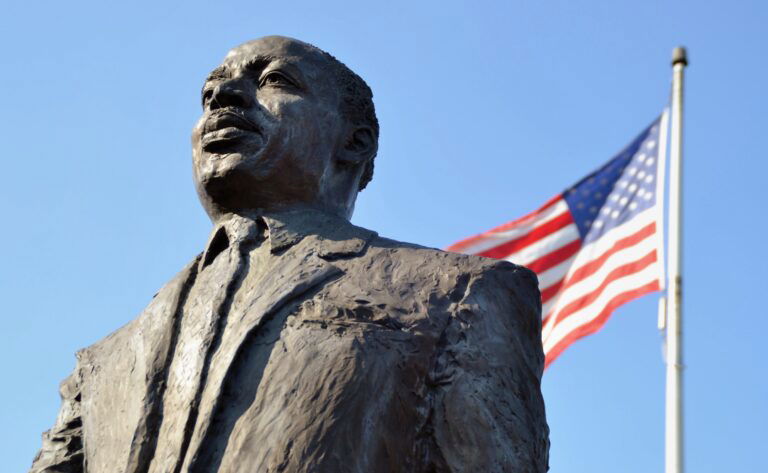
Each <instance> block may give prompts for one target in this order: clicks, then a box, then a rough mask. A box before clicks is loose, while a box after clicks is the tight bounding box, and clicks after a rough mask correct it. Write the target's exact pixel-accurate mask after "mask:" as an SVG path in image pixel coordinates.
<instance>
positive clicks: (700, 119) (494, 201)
mask: <svg viewBox="0 0 768 473" xmlns="http://www.w3.org/2000/svg"><path fill="white" fill-rule="evenodd" d="M3 10H4V11H3V15H2V16H0V57H2V62H0V64H1V65H0V70H2V74H0V90H2V92H3V94H2V96H3V103H2V108H3V111H4V113H2V114H0V130H2V131H0V138H1V139H2V143H3V147H4V152H3V153H2V161H0V162H1V163H2V169H3V171H4V175H5V176H6V179H5V181H4V182H3V185H2V186H0V214H2V215H3V217H4V224H3V226H2V228H3V231H2V232H0V247H2V248H3V249H4V251H3V263H2V264H1V265H0V300H2V301H3V304H2V311H1V312H0V317H2V322H3V327H4V331H3V334H4V337H3V338H4V343H2V344H0V355H2V356H0V359H2V360H3V378H4V382H3V385H4V389H2V390H0V406H2V408H0V422H2V425H3V426H4V427H5V428H4V429H2V432H0V444H1V445H3V457H4V463H5V465H6V466H5V467H3V469H4V470H5V471H25V470H26V468H28V467H29V465H30V463H31V460H32V457H33V456H34V454H35V452H36V450H37V449H38V448H39V447H40V433H41V432H42V431H43V430H46V429H47V428H48V427H50V425H51V424H52V423H53V420H54V418H55V415H56V412H57V409H58V406H59V400H58V394H57V386H58V383H59V381H60V380H61V379H63V378H64V377H65V376H67V374H68V373H69V372H70V371H71V369H72V368H73V366H74V352H75V351H76V350H77V349H79V348H82V347H84V346H87V345H90V344H91V343H93V342H95V341H96V340H98V339H99V338H101V337H103V336H104V335H106V334H108V333H109V332H111V331H113V330H115V329H116V328H118V327H119V326H121V325H122V324H124V323H126V322H127V321H129V320H130V319H132V318H133V317H135V316H136V315H137V314H138V313H139V312H140V311H141V309H142V308H143V307H144V306H145V305H146V304H147V302H148V301H149V300H150V298H151V297H152V295H153V294H154V293H155V292H156V291H157V289H158V288H159V287H160V286H162V285H163V284H164V283H165V282H166V281H167V280H168V279H170V278H171V277H172V276H173V275H174V274H175V273H176V272H177V271H178V270H179V269H180V268H181V267H182V266H183V265H184V264H185V263H186V262H187V261H188V260H190V259H191V258H192V257H193V256H194V255H195V254H197V252H199V251H200V250H201V249H202V248H203V245H204V242H205V240H206V237H207V235H208V232H209V228H210V223H209V221H208V219H207V217H206V216H205V214H204V213H203V211H202V209H201V207H200V206H199V204H198V202H197V199H196V196H195V194H194V190H193V187H192V178H191V169H190V149H189V132H190V130H191V127H192V124H193V123H194V121H195V120H196V118H197V116H198V114H199V97H198V95H199V89H200V86H201V84H202V80H203V78H204V77H205V75H206V73H207V72H208V71H209V70H210V69H211V68H213V67H214V66H215V65H217V64H218V62H219V61H220V60H221V58H222V57H223V56H224V54H225V53H226V51H227V50H228V49H229V48H230V47H232V46H234V45H236V44H238V43H240V42H243V41H246V40H248V39H252V38H255V37H259V36H263V35H267V34H283V35H288V36H294V37H297V38H300V39H303V40H305V41H309V42H312V43H314V44H316V45H318V46H320V47H322V48H324V49H326V50H328V51H330V52H332V53H333V54H334V55H336V56H337V57H339V58H340V59H341V60H342V61H344V62H346V63H347V64H348V65H349V66H350V67H352V68H353V69H354V70H355V71H357V72H358V73H360V75H362V76H363V77H364V78H365V79H366V80H367V81H368V83H369V84H370V85H371V87H372V88H373V90H374V94H375V103H376V107H377V112H378V116H379V120H380V122H381V128H382V132H381V141H380V151H379V157H378V158H377V164H376V176H375V178H374V180H373V182H372V184H371V185H369V187H368V189H366V190H365V191H364V192H363V193H362V194H361V195H360V198H359V199H358V205H357V211H356V214H355V216H354V218H353V222H355V223H356V224H358V225H362V226H365V227H368V228H372V229H375V230H377V231H378V232H379V233H380V234H382V235H384V236H388V237H391V238H396V239H400V240H406V241H412V242H417V243H421V244H424V245H429V246H435V247H445V246H447V245H448V244H450V243H453V242H454V241H456V240H458V239H461V238H463V237H466V236H468V235H471V234H474V233H477V232H479V231H482V230H486V229H488V228H491V227H493V226H496V225H498V224H501V223H504V222H506V221H508V220H511V219H513V218H516V217H518V216H520V215H522V214H524V213H527V212H529V211H531V210H533V209H534V208H536V207H538V206H539V205H541V204H542V203H543V202H544V201H545V200H546V199H548V198H550V197H551V196H553V195H554V194H555V193H557V192H559V191H561V190H562V189H564V188H565V187H567V186H569V185H570V184H572V183H574V182H575V181H576V180H577V179H579V178H580V177H582V176H583V175H585V174H587V173H588V172H590V171H591V170H593V169H594V168H596V167H597V166H599V165H600V164H601V163H603V162H604V161H606V160H607V159H609V158H610V157H611V156H613V154H614V153H615V152H616V151H618V150H619V149H621V148H622V147H623V146H624V145H625V144H626V143H628V142H629V141H630V140H631V139H632V138H633V137H634V136H635V135H636V134H637V133H638V132H639V131H640V130H641V129H642V128H643V127H644V126H645V125H646V124H647V123H649V122H650V121H651V120H652V119H653V118H654V117H655V116H657V115H658V114H659V113H660V112H661V110H662V108H663V107H664V106H665V104H666V100H667V97H668V94H669V82H670V77H671V68H670V66H669V58H670V54H671V50H672V48H673V47H674V46H677V45H678V44H683V45H685V46H687V47H688V49H689V55H690V62H691V65H690V67H689V68H688V80H687V97H686V98H687V104H686V107H687V108H686V114H687V115H686V136H685V158H686V163H685V179H686V187H685V199H686V200H685V234H684V249H685V263H684V271H685V278H686V279H685V303H684V310H685V328H684V330H685V357H686V365H687V369H686V378H685V379H686V386H685V402H686V423H685V426H686V447H687V452H686V453H687V465H688V470H689V471H695V472H722V471H745V472H746V471H766V470H768V463H767V462H766V459H765V456H764V455H761V454H760V452H761V451H762V449H763V444H764V440H765V438H766V436H765V432H764V429H765V425H767V424H768V407H767V406H766V404H768V403H766V399H768V380H766V376H765V372H766V371H765V368H764V367H763V363H764V362H765V361H766V360H768V348H766V347H767V346H768V345H767V344H766V343H765V342H764V334H765V333H766V331H768V320H767V319H768V317H766V315H768V311H766V309H765V308H764V306H763V305H762V303H760V302H759V301H758V300H757V299H755V298H754V297H755V296H756V295H759V294H761V293H762V291H763V290H764V286H765V283H766V276H765V272H764V271H763V267H762V265H763V264H765V262H767V261H768V254H767V253H768V251H767V250H766V245H765V244H764V242H763V240H764V235H765V234H766V231H768V228H767V227H766V223H765V218H763V217H760V216H761V215H765V210H764V203H765V200H764V197H763V194H762V192H761V191H760V189H761V188H763V186H764V182H765V178H766V174H767V173H768V164H766V161H767V160H766V157H768V156H766V155H767V153H766V151H765V147H764V146H765V129H766V127H767V126H768V120H767V119H766V117H765V111H766V110H768V98H767V97H768V96H767V95H766V93H765V91H764V87H765V84H768V66H766V64H765V61H764V54H765V45H766V44H768V34H767V33H766V30H765V25H766V23H767V22H768V12H767V10H768V6H766V4H765V3H764V2H758V1H731V2H727V3H726V2H711V1H697V2H693V1H678V2H662V1H657V0H650V1H645V2H615V1H586V2H573V1H567V0H551V1H548V2H523V1H506V2H484V1H474V2H466V3H463V2H448V1H441V2H412V1H411V2H397V1H389V2H376V3H363V2H339V1H325V2H304V1H296V2H258V3H257V2H233V1H220V2H210V3H207V2H198V1H186V2H175V3H171V2H145V1H136V2H121V3H114V2H35V3H29V2H13V3H10V2H7V3H6V4H5V5H4V7H3ZM756 301H757V302H756ZM656 304H657V297H656V296H655V295H653V296H647V297H645V298H643V299H640V300H638V301H635V302H633V303H631V304H629V305H627V306H624V307H622V308H620V309H619V310H618V311H617V312H616V313H615V315H614V317H613V318H612V319H611V320H610V321H609V322H608V324H607V325H606V327H605V329H604V330H603V331H602V332H600V333H598V334H597V335H594V336H591V337H589V338H587V339H584V340H582V341H580V342H577V343H576V344H575V345H573V346H572V347H571V348H570V349H569V350H567V351H566V352H565V353H564V354H563V356H561V357H560V358H559V359H558V360H557V361H556V362H555V363H554V364H553V365H552V366H551V368H550V369H549V370H548V371H547V372H546V373H545V376H544V386H543V388H544V393H545V399H546V403H547V414H548V420H549V424H550V427H551V430H552V434H551V440H552V449H551V471H553V472H577V473H578V472H596V471H611V472H614V471H621V472H643V473H646V472H649V471H661V470H662V468H663V445H664V440H663V430H664V426H663V419H664V417H663V415H664V413H663V405H664V365H663V362H662V357H661V336H660V334H659V333H658V330H657V329H656Z"/></svg>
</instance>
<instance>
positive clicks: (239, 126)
mask: <svg viewBox="0 0 768 473" xmlns="http://www.w3.org/2000/svg"><path fill="white" fill-rule="evenodd" d="M254 135H256V137H258V138H262V132H261V129H260V128H259V126H257V125H256V124H255V123H253V122H252V121H251V120H249V119H248V118H246V117H245V115H244V114H242V113H240V112H238V111H235V110H231V109H230V110H222V111H216V112H214V113H212V114H211V116H210V117H208V119H207V120H206V121H205V124H204V125H203V133H202V145H203V149H204V150H205V151H209V152H217V151H222V150H224V149H225V148H229V147H230V146H231V145H233V144H236V143H238V142H240V141H243V140H245V139H247V138H249V137H254Z"/></svg>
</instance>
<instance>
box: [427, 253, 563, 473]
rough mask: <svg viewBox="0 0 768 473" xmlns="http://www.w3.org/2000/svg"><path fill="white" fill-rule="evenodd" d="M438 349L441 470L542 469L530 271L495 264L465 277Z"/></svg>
mask: <svg viewBox="0 0 768 473" xmlns="http://www.w3.org/2000/svg"><path fill="white" fill-rule="evenodd" d="M454 307H455V309H454V311H453V314H452V318H451V320H450V322H449V324H448V326H447V328H446V330H445V333H444V335H443V342H442V348H441V349H440V350H439V351H438V356H437V357H436V360H437V365H436V366H437V370H438V371H442V374H439V375H438V377H437V381H438V383H437V384H438V386H439V387H438V388H437V390H436V395H435V398H434V403H433V407H434V410H433V432H434V439H435V443H434V444H433V445H435V446H436V447H437V448H438V449H439V456H440V457H442V458H443V459H444V461H445V464H446V466H447V470H448V471H485V472H497V471H498V472H501V471H504V472H510V471H512V472H518V471H519V472H531V473H534V472H535V473H539V472H542V473H543V472H545V471H547V469H548V455H549V453H548V452H549V428H548V426H547V423H546V417H545V413H544V401H543V399H542V395H541V390H540V382H541V375H542V372H543V367H544V355H543V351H542V344H541V298H540V295H539V290H538V282H537V279H536V276H535V274H534V273H533V272H531V271H529V270H527V269H525V268H522V267H520V266H515V265H513V264H511V263H507V262H498V263H495V264H493V266H491V267H490V268H487V269H485V270H484V271H482V272H481V273H479V274H475V275H474V277H472V278H471V279H470V282H469V285H468V287H467V290H466V292H465V293H464V297H463V299H462V300H461V301H460V302H459V303H458V304H457V305H456V306H454Z"/></svg>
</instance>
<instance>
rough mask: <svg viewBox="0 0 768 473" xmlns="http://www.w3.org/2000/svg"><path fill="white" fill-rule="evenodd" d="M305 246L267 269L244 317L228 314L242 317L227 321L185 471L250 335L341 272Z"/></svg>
mask: <svg viewBox="0 0 768 473" xmlns="http://www.w3.org/2000/svg"><path fill="white" fill-rule="evenodd" d="M305 243H306V242H302V244H300V245H297V246H296V247H294V248H291V250H289V251H288V252H286V253H285V254H284V255H283V256H282V257H280V258H279V260H278V264H277V265H275V267H272V268H269V269H267V270H266V274H265V276H264V277H263V279H262V280H261V282H260V283H259V286H260V289H263V290H262V291H260V292H259V293H258V294H254V295H253V299H252V301H251V302H250V304H249V305H248V306H247V308H246V309H245V310H244V311H243V312H242V313H241V314H229V315H230V316H239V317H241V318H240V320H235V319H230V320H229V321H228V323H227V325H228V329H227V330H225V332H224V334H223V336H222V341H221V345H220V346H219V349H218V351H217V352H216V354H215V355H214V356H213V359H212V361H211V365H210V371H209V373H208V379H207V382H206V386H205V388H204V390H203V395H202V399H201V402H200V411H199V412H200V414H199V417H198V422H197V426H196V427H195V431H194V433H193V436H192V440H191V443H190V446H189V450H188V453H187V456H186V458H185V460H184V467H183V468H182V471H188V469H190V466H192V462H194V461H195V460H196V459H197V457H198V449H199V448H200V445H206V444H207V442H205V438H206V435H207V433H208V431H209V428H210V426H211V421H212V419H213V416H214V415H215V413H216V411H217V408H218V406H219V403H220V402H221V400H222V392H223V387H224V385H225V382H226V380H227V377H228V376H229V375H230V373H231V370H232V367H233V362H234V361H235V359H236V358H237V355H238V353H239V352H240V351H241V350H242V349H243V348H244V345H246V341H247V340H248V338H249V336H250V335H251V334H253V333H255V332H256V331H258V330H259V328H260V327H262V326H263V325H264V323H265V322H266V321H267V320H270V319H271V318H272V317H273V316H274V315H275V314H277V313H278V312H279V311H280V310H281V309H282V308H284V307H285V306H286V304H288V303H289V302H295V301H297V300H299V299H300V298H301V296H302V295H303V294H304V293H306V292H308V291H310V290H311V289H313V288H315V287H317V286H318V285H320V284H322V283H324V282H326V281H328V280H330V279H332V278H335V277H337V276H339V275H340V274H341V273H342V271H341V270H340V269H339V268H337V267H336V266H334V265H332V264H330V263H328V262H327V261H325V260H324V259H322V258H320V257H318V256H317V255H316V254H315V252H314V251H309V250H310V248H308V247H307V245H306V244H305ZM190 470H191V469H190Z"/></svg>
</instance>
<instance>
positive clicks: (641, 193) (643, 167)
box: [564, 118, 661, 244]
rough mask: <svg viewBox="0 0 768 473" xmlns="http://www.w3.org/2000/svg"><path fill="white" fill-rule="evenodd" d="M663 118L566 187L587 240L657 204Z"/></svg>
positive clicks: (577, 221)
mask: <svg viewBox="0 0 768 473" xmlns="http://www.w3.org/2000/svg"><path fill="white" fill-rule="evenodd" d="M660 121H661V119H660V118H659V119H657V120H656V121H654V122H653V123H652V124H651V125H650V126H649V127H648V128H646V129H645V131H643V132H642V133H640V136H638V137H637V138H635V140H634V141H633V142H632V143H631V144H630V145H629V146H627V147H626V148H624V149H623V150H622V151H621V152H619V154H618V155H616V156H615V157H614V158H613V159H611V160H610V161H609V162H608V163H607V164H606V165H604V166H603V167H601V168H600V169H598V170H597V171H595V172H593V173H592V174H590V175H589V176H587V177H585V178H584V179H582V180H581V181H579V182H578V183H577V184H576V185H574V186H573V187H570V188H569V189H567V190H566V191H565V193H564V198H565V201H566V202H567V203H568V207H569V208H570V211H571V214H572V215H573V220H574V221H575V223H576V227H578V229H579V236H581V239H582V241H583V242H584V243H585V244H586V243H590V242H593V241H595V240H597V239H598V238H600V237H601V236H602V235H604V234H605V233H606V232H608V231H609V230H611V229H612V228H615V227H617V226H619V225H621V224H623V223H625V222H628V221H629V220H631V219H632V218H633V217H634V216H635V215H637V214H638V213H640V212H642V211H644V210H646V209H649V208H651V207H653V206H654V205H655V204H656V179H657V176H658V174H657V172H656V171H657V169H658V161H659V128H660Z"/></svg>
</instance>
